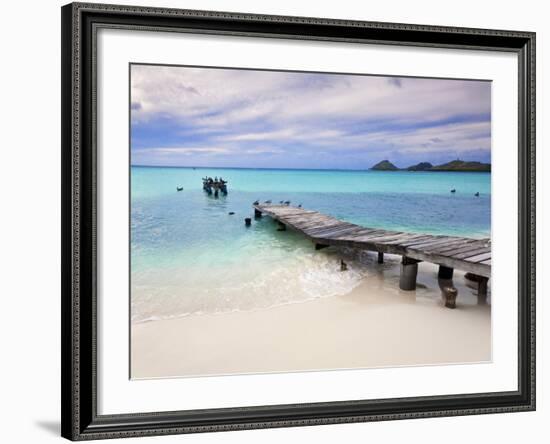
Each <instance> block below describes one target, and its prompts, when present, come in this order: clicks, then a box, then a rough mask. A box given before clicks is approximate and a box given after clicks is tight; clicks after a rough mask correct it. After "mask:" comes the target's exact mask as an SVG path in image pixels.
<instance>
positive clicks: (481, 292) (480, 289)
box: [477, 276, 489, 303]
mask: <svg viewBox="0 0 550 444" xmlns="http://www.w3.org/2000/svg"><path fill="white" fill-rule="evenodd" d="M488 282H489V279H488V278H486V277H483V276H479V280H478V283H477V297H478V301H479V302H481V303H486V302H487V283H488Z"/></svg>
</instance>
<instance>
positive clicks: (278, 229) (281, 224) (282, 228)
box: [277, 221, 286, 231]
mask: <svg viewBox="0 0 550 444" xmlns="http://www.w3.org/2000/svg"><path fill="white" fill-rule="evenodd" d="M278 223H279V227H278V228H277V231H286V225H285V224H283V223H282V222H279V221H278Z"/></svg>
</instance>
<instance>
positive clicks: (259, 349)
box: [131, 260, 491, 379]
mask: <svg viewBox="0 0 550 444" xmlns="http://www.w3.org/2000/svg"><path fill="white" fill-rule="evenodd" d="M398 282H399V265H398V264H397V262H396V261H395V260H394V261H391V260H389V261H388V262H387V263H386V264H384V265H380V266H378V265H377V266H375V267H373V270H372V273H371V274H370V275H369V276H368V277H367V278H365V279H364V280H363V281H362V282H361V284H360V285H359V286H358V287H356V288H355V289H353V290H352V291H351V292H350V293H348V294H346V295H342V296H333V297H326V298H322V299H316V300H312V301H308V302H303V303H295V304H288V305H282V306H278V307H272V308H268V309H263V310H256V311H249V312H229V313H221V314H200V315H190V316H186V317H183V318H178V319H170V320H159V321H151V322H142V323H134V324H132V329H131V347H132V350H131V375H132V378H136V379H139V378H159V377H161V378H162V377H177V376H199V375H222V374H235V373H241V374H242V373H272V372H288V371H307V370H327V369H344V368H372V367H390V366H410V365H433V364H451V363H470V362H472V363H473V362H486V361H490V360H491V306H490V293H489V299H488V302H489V303H488V304H483V303H480V302H479V301H478V298H477V287H476V285H475V284H474V283H471V282H470V281H468V280H466V279H465V278H464V273H462V272H459V271H455V275H454V280H453V283H454V285H455V287H456V288H457V289H458V298H457V308H456V309H448V308H445V307H444V300H443V298H442V296H441V291H440V288H439V286H440V284H441V283H442V282H438V280H437V267H436V266H434V265H431V264H427V263H421V264H419V273H418V287H417V290H416V291H408V292H405V291H401V290H399V286H398Z"/></svg>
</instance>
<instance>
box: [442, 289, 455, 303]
mask: <svg viewBox="0 0 550 444" xmlns="http://www.w3.org/2000/svg"><path fill="white" fill-rule="evenodd" d="M443 294H444V295H445V307H447V308H456V296H457V295H458V290H457V289H456V288H455V287H443Z"/></svg>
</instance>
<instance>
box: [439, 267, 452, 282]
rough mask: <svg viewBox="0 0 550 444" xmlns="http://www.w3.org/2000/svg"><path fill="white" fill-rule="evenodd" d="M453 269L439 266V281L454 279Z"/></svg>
mask: <svg viewBox="0 0 550 444" xmlns="http://www.w3.org/2000/svg"><path fill="white" fill-rule="evenodd" d="M453 271H454V269H453V268H450V267H445V266H444V265H440V266H439V272H438V273H437V277H438V278H439V279H447V280H449V279H452V278H453Z"/></svg>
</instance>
